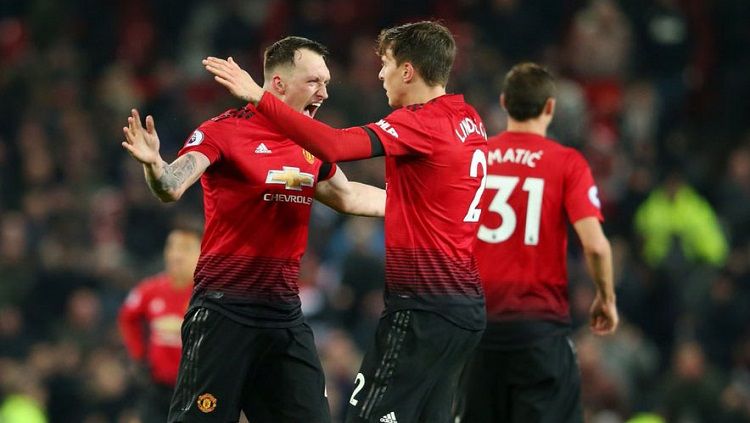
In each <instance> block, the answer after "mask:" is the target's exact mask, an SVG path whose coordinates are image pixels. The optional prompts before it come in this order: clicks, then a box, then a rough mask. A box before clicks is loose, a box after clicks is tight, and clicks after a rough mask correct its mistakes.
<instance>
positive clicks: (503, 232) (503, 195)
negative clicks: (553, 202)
mask: <svg viewBox="0 0 750 423" xmlns="http://www.w3.org/2000/svg"><path fill="white" fill-rule="evenodd" d="M519 180H520V178H518V177H517V176H498V175H489V176H487V185H486V188H487V189H496V190H497V194H495V197H494V198H493V199H492V202H491V203H490V205H489V207H488V210H489V211H490V212H494V213H497V214H499V215H500V218H501V219H502V223H501V224H500V226H498V227H497V228H488V227H486V226H484V225H480V226H479V232H478V233H477V236H478V237H479V239H481V240H482V241H484V242H487V243H490V244H497V243H500V242H503V241H505V240H507V239H508V238H510V236H511V235H513V231H515V230H516V221H517V220H518V219H517V218H516V212H515V210H513V207H511V206H510V204H508V198H510V195H511V194H512V193H513V190H514V189H515V188H516V185H518V182H519ZM522 189H523V190H524V191H526V192H528V193H529V199H528V202H527V203H526V228H525V229H526V231H525V232H524V236H523V242H524V244H526V245H537V244H538V243H539V222H540V221H541V218H542V195H543V194H544V179H541V178H526V179H525V180H524V181H523V186H522Z"/></svg>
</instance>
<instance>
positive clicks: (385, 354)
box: [346, 310, 475, 423]
mask: <svg viewBox="0 0 750 423" xmlns="http://www.w3.org/2000/svg"><path fill="white" fill-rule="evenodd" d="M454 328H457V327H456V326H455V325H452V324H451V323H450V322H448V321H446V320H444V319H442V318H440V317H439V316H437V315H435V314H433V313H429V312H423V311H414V310H402V311H397V312H393V313H390V314H388V315H386V316H384V317H383V318H382V319H381V320H380V322H379V324H378V329H377V331H376V335H375V343H374V345H373V346H372V347H371V348H370V349H369V350H368V351H367V353H366V354H365V359H364V361H363V362H362V367H361V369H360V372H359V373H358V374H357V377H356V379H355V387H354V391H353V392H352V395H351V397H350V398H349V404H348V407H347V408H348V409H347V417H346V421H347V422H348V423H355V422H356V423H361V422H386V423H396V422H398V423H404V422H406V423H408V422H416V421H417V420H418V419H419V417H420V415H421V414H422V412H423V410H424V408H425V406H426V404H427V402H428V400H429V398H430V394H431V393H432V392H433V391H434V389H435V386H436V384H438V383H439V382H440V381H443V380H452V381H453V383H452V385H451V386H449V387H448V391H449V392H450V393H451V395H452V393H453V392H454V391H455V384H456V381H457V379H458V375H459V373H460V369H461V367H462V365H463V362H464V360H465V357H464V359H460V358H458V357H460V356H461V355H462V354H468V352H466V353H463V352H459V351H458V349H459V348H461V347H462V348H466V345H465V344H463V343H462V342H458V340H457V338H456V336H455V333H453V332H452V330H453V329H454ZM462 331H463V330H462ZM459 338H460V337H459ZM460 339H463V338H460ZM474 344H475V342H472V347H473V345H474ZM469 352H470V351H469ZM446 395H447V393H446ZM451 401H452V396H451V398H449V399H448V404H447V407H448V408H447V411H446V412H445V415H446V417H447V416H450V402H451Z"/></svg>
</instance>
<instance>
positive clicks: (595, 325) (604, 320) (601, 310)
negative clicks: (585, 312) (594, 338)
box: [589, 294, 620, 335]
mask: <svg viewBox="0 0 750 423" xmlns="http://www.w3.org/2000/svg"><path fill="white" fill-rule="evenodd" d="M590 319H591V320H590V322H589V325H590V326H591V331H592V332H594V334H596V335H609V334H611V333H613V332H614V331H615V329H617V325H618V323H619V322H620V318H619V316H618V315H617V305H616V304H615V300H614V299H612V300H605V299H604V298H602V296H601V295H599V294H597V295H596V297H595V298H594V302H593V303H592V304H591V310H590Z"/></svg>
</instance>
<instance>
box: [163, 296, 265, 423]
mask: <svg viewBox="0 0 750 423" xmlns="http://www.w3.org/2000/svg"><path fill="white" fill-rule="evenodd" d="M185 321H186V322H185V324H184V325H183V333H182V341H183V349H182V358H181V359H180V370H179V374H178V376H177V386H176V387H175V391H174V394H173V396H172V402H171V406H170V411H169V422H186V423H187V422H190V423H192V422H221V423H225V422H230V421H237V419H238V418H239V412H240V405H239V401H240V392H241V390H242V386H243V384H244V380H245V378H246V376H247V373H248V371H249V367H250V365H251V363H252V361H253V357H252V356H253V352H252V351H251V350H250V346H251V345H252V343H253V340H254V337H255V333H254V331H253V330H254V329H253V328H250V327H247V326H243V325H241V324H239V323H237V322H234V321H232V320H230V319H228V318H226V317H225V316H223V315H221V314H220V313H218V312H216V311H214V310H209V309H206V308H196V309H194V310H191V311H190V312H189V313H188V314H187V315H186V316H185Z"/></svg>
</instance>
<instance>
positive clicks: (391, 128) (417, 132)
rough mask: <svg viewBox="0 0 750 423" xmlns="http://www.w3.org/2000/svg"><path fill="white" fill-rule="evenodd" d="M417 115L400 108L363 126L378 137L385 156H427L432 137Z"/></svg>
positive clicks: (430, 148)
mask: <svg viewBox="0 0 750 423" xmlns="http://www.w3.org/2000/svg"><path fill="white" fill-rule="evenodd" d="M417 113H418V112H415V111H411V110H409V109H407V108H401V109H398V110H396V111H394V112H393V113H391V114H390V115H388V116H387V117H385V118H383V119H380V120H379V121H377V122H375V123H370V124H368V125H365V126H366V127H367V128H370V129H372V130H373V131H374V132H375V133H376V134H377V135H378V138H380V141H381V142H382V143H383V148H384V149H385V155H386V156H410V155H418V156H427V155H430V154H432V145H433V140H432V135H431V134H430V132H429V131H428V130H427V128H426V127H425V126H424V125H423V124H422V122H420V120H419V119H418V116H417Z"/></svg>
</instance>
